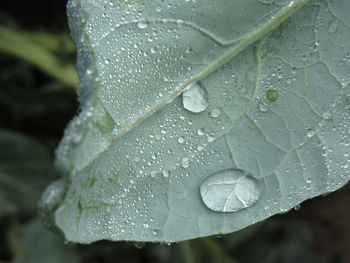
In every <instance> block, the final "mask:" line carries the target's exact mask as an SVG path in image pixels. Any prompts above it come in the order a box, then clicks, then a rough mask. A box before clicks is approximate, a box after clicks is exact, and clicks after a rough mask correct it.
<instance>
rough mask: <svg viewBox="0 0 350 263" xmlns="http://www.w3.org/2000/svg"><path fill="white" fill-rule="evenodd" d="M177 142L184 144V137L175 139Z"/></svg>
mask: <svg viewBox="0 0 350 263" xmlns="http://www.w3.org/2000/svg"><path fill="white" fill-rule="evenodd" d="M177 142H178V143H180V144H182V143H184V142H185V139H184V137H179V139H177Z"/></svg>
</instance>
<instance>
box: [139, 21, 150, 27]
mask: <svg viewBox="0 0 350 263" xmlns="http://www.w3.org/2000/svg"><path fill="white" fill-rule="evenodd" d="M137 26H138V27H139V28H140V29H144V28H146V27H148V24H147V23H146V22H143V21H140V22H138V23H137Z"/></svg>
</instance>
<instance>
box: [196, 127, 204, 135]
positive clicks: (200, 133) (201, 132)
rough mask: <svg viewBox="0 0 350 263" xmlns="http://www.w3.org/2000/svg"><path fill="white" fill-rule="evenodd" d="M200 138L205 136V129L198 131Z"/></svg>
mask: <svg viewBox="0 0 350 263" xmlns="http://www.w3.org/2000/svg"><path fill="white" fill-rule="evenodd" d="M197 133H198V135H199V136H203V135H204V129H203V128H199V129H198V131H197Z"/></svg>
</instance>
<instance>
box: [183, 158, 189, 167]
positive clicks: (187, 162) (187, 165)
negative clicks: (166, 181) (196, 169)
mask: <svg viewBox="0 0 350 263" xmlns="http://www.w3.org/2000/svg"><path fill="white" fill-rule="evenodd" d="M181 166H182V167H183V168H187V167H189V166H190V159H188V158H187V157H184V158H182V161H181Z"/></svg>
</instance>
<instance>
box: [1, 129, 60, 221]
mask: <svg viewBox="0 0 350 263" xmlns="http://www.w3.org/2000/svg"><path fill="white" fill-rule="evenodd" d="M0 149H2V150H1V151H0V194H1V196H3V198H4V200H6V199H7V200H8V201H9V202H11V203H12V204H13V205H14V206H15V207H16V208H17V210H18V212H21V213H23V214H25V213H27V215H28V213H29V214H35V213H36V212H37V202H38V200H39V198H40V195H41V193H42V191H43V190H44V189H45V186H46V185H47V184H48V183H49V182H50V181H52V180H53V179H54V178H55V177H56V176H57V174H56V172H55V170H54V169H53V166H52V159H51V157H50V154H49V152H48V151H47V149H45V148H44V147H43V146H42V145H41V144H40V143H39V142H36V141H34V140H33V139H32V138H29V137H27V136H24V135H22V134H19V133H16V132H13V131H6V130H0ZM1 196H0V197H1Z"/></svg>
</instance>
